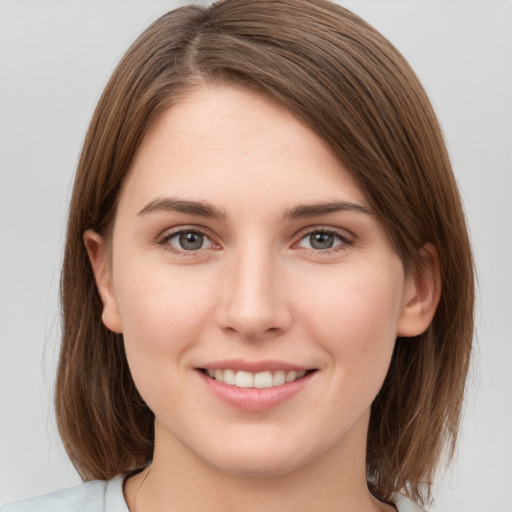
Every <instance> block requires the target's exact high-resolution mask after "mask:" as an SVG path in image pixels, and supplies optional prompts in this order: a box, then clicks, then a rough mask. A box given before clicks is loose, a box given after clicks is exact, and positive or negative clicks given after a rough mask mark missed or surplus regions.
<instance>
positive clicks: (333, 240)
mask: <svg viewBox="0 0 512 512" xmlns="http://www.w3.org/2000/svg"><path fill="white" fill-rule="evenodd" d="M346 244H350V241H349V240H347V239H346V238H345V237H343V236H342V235H341V234H338V233H336V232H333V231H312V232H311V233H308V234H307V235H306V236H304V238H302V240H301V241H300V242H299V244H298V245H299V247H304V248H305V249H314V250H315V251H326V250H328V249H332V248H337V247H338V246H339V247H340V248H341V247H343V246H344V245H346Z"/></svg>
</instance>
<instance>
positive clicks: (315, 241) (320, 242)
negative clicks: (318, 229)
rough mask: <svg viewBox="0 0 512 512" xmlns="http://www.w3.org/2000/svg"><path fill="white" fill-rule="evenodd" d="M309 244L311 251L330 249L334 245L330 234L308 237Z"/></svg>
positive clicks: (332, 236)
mask: <svg viewBox="0 0 512 512" xmlns="http://www.w3.org/2000/svg"><path fill="white" fill-rule="evenodd" d="M310 243H311V247H313V249H330V248H331V247H332V246H333V244H334V235H331V234H330V233H315V234H313V235H310Z"/></svg>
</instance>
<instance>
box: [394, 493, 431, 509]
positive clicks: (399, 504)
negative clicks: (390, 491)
mask: <svg viewBox="0 0 512 512" xmlns="http://www.w3.org/2000/svg"><path fill="white" fill-rule="evenodd" d="M393 503H394V504H395V507H396V509H397V511H398V512H426V511H425V510H424V509H422V508H421V507H420V506H419V505H417V504H416V503H414V501H412V500H411V499H410V498H408V497H407V496H405V495H403V494H395V495H394V496H393Z"/></svg>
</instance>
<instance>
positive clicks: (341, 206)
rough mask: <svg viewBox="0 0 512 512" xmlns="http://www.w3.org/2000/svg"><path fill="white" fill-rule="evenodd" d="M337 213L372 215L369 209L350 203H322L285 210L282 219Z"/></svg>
mask: <svg viewBox="0 0 512 512" xmlns="http://www.w3.org/2000/svg"><path fill="white" fill-rule="evenodd" d="M337 212H358V213H364V214H366V215H373V212H372V210H371V209H370V208H368V207H366V206H363V205H360V204H357V203H352V202H350V201H327V202H324V203H313V204H301V205H298V206H295V207H294V208H291V209H288V210H286V212H285V213H284V217H285V218H286V219H301V218H304V217H316V216H318V215H328V214H330V213H337Z"/></svg>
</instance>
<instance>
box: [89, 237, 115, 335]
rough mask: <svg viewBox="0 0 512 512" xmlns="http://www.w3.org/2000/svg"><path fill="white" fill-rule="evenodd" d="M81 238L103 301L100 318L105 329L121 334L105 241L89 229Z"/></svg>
mask: <svg viewBox="0 0 512 512" xmlns="http://www.w3.org/2000/svg"><path fill="white" fill-rule="evenodd" d="M83 240H84V244H85V248H86V249H87V254H88V255H89V260H90V262H91V266H92V270H93V272H94V279H95V281H96V286H97V288H98V292H99V294H100V297H101V302H102V303H103V313H102V315H101V319H102V320H103V323H104V324H105V327H107V329H110V330H111V331H113V332H116V333H118V334H121V333H122V332H123V328H122V324H121V316H120V315H119V310H118V308H117V301H116V297H115V295H114V287H113V283H112V272H111V264H110V259H109V254H108V250H107V247H106V243H105V241H104V240H103V238H102V237H101V236H100V235H99V234H98V233H96V232H95V231H93V230H91V229H88V230H87V231H86V232H85V233H84V236H83Z"/></svg>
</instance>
